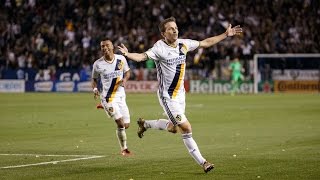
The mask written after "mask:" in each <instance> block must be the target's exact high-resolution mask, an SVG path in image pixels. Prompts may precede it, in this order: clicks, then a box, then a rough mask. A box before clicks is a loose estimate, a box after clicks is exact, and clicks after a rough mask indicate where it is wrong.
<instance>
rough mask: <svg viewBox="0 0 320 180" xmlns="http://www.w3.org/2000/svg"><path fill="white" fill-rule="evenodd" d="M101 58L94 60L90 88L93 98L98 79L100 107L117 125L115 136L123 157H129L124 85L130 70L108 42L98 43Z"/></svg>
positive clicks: (127, 110) (95, 94) (128, 122)
mask: <svg viewBox="0 0 320 180" xmlns="http://www.w3.org/2000/svg"><path fill="white" fill-rule="evenodd" d="M100 47H101V50H102V52H103V56H102V57H101V58H99V59H98V60H96V61H95V62H94V64H93V70H92V80H91V84H92V88H93V93H94V98H95V99H96V98H97V97H98V96H99V95H100V93H99V91H98V88H97V83H98V78H99V77H100V79H101V83H102V93H101V95H100V99H101V105H102V106H103V109H104V110H105V112H106V114H107V116H109V117H111V118H112V119H113V120H114V121H115V123H116V124H117V130H116V135H117V138H118V141H119V144H120V147H121V154H122V155H123V156H127V155H131V153H130V151H129V150H128V147H127V135H126V130H125V129H127V128H128V127H129V124H130V114H129V109H128V106H127V104H126V94H125V90H124V85H125V83H126V82H127V81H128V79H129V78H130V68H129V66H128V63H127V60H126V58H125V57H124V56H122V55H118V54H114V52H113V51H114V47H113V44H112V42H111V41H110V40H103V41H101V42H100Z"/></svg>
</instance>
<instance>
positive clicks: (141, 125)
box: [137, 118, 147, 138]
mask: <svg viewBox="0 0 320 180" xmlns="http://www.w3.org/2000/svg"><path fill="white" fill-rule="evenodd" d="M137 124H138V132H137V133H138V136H139V138H142V137H143V133H144V132H145V131H146V130H147V129H146V128H145V127H144V119H143V118H139V119H138V121H137Z"/></svg>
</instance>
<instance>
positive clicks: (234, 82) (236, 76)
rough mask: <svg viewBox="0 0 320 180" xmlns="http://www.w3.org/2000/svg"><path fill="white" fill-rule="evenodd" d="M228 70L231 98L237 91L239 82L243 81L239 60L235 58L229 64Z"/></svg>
mask: <svg viewBox="0 0 320 180" xmlns="http://www.w3.org/2000/svg"><path fill="white" fill-rule="evenodd" d="M229 70H230V71H231V95H232V96H233V95H234V94H235V93H236V91H238V90H239V86H240V82H241V81H243V79H244V77H243V75H242V73H243V72H244V68H243V67H242V65H241V63H240V62H239V59H238V58H235V59H234V60H233V62H232V63H230V65H229Z"/></svg>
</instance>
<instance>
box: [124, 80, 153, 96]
mask: <svg viewBox="0 0 320 180" xmlns="http://www.w3.org/2000/svg"><path fill="white" fill-rule="evenodd" d="M157 89H158V82H157V81H128V82H127V83H126V87H125V90H126V92H135V93H138V92H139V93H146V92H156V91H157Z"/></svg>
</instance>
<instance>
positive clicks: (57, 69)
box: [0, 0, 320, 80]
mask: <svg viewBox="0 0 320 180" xmlns="http://www.w3.org/2000/svg"><path fill="white" fill-rule="evenodd" d="M0 2H1V4H0V79H26V80H35V78H36V76H37V74H38V76H39V73H43V72H46V78H47V79H48V78H49V79H51V80H56V79H57V80H59V79H60V78H61V75H65V73H69V76H68V77H71V78H69V79H72V77H74V74H76V73H77V74H79V76H80V74H81V78H78V79H85V80H87V78H88V77H87V76H88V74H90V68H88V67H89V65H92V64H93V62H94V60H95V59H97V58H98V57H99V42H100V40H101V39H105V38H109V39H111V40H112V41H113V42H115V44H116V45H117V44H119V43H124V44H126V45H127V47H128V48H129V49H130V50H131V51H133V52H143V51H146V50H147V49H149V48H150V47H151V45H152V44H154V42H155V41H156V40H158V39H159V38H160V37H159V33H158V29H157V25H158V22H159V21H160V20H162V19H164V18H167V17H170V16H174V17H175V18H176V19H177V20H178V22H177V23H178V24H179V27H180V37H187V38H192V39H198V40H202V39H203V38H205V37H208V36H212V35H217V34H220V33H222V32H224V31H225V28H226V26H227V24H228V23H231V24H232V25H237V24H239V25H241V26H242V27H243V28H244V33H243V36H242V37H239V38H233V39H232V40H231V39H230V40H228V41H223V42H222V43H220V44H218V45H216V46H214V47H212V48H210V49H208V50H205V51H203V52H201V51H198V52H194V55H189V56H188V58H190V59H189V61H188V64H187V67H188V69H189V71H188V72H187V76H186V78H189V79H203V78H211V79H223V78H224V76H223V72H224V68H225V67H226V64H227V63H228V60H229V59H232V58H234V57H239V58H240V59H241V60H242V62H243V63H244V67H245V68H246V76H247V77H248V78H249V79H250V75H251V72H250V63H249V62H250V61H251V60H252V59H253V54H255V53H319V51H320V44H319V41H320V39H319V34H320V33H319V28H318V27H319V24H320V19H319V17H320V10H319V9H320V8H319V1H318V0H293V1H292V0H277V1H255V0H235V1H233V0H227V1H213V0H209V1H192V0H167V1H157V0H144V1H135V0H119V1H94V0H90V1H87V0H77V1H76V0H41V1H40V0H25V1H23V0H1V1H0ZM196 54H198V56H195V55H196ZM194 57H198V58H194ZM129 63H130V64H129V65H130V67H131V68H132V69H135V71H133V72H136V74H134V75H133V76H132V77H133V78H135V79H137V78H140V79H141V75H139V73H140V72H141V68H142V69H144V70H145V72H152V71H150V70H148V69H149V68H146V63H135V62H133V61H129ZM40 70H41V71H40ZM42 70H45V71H42ZM150 77H151V76H148V75H146V76H142V78H149V79H150ZM152 77H153V78H155V76H154V75H152Z"/></svg>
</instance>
